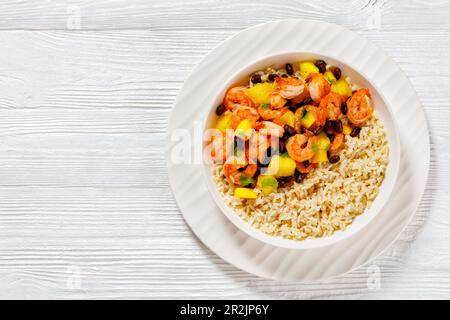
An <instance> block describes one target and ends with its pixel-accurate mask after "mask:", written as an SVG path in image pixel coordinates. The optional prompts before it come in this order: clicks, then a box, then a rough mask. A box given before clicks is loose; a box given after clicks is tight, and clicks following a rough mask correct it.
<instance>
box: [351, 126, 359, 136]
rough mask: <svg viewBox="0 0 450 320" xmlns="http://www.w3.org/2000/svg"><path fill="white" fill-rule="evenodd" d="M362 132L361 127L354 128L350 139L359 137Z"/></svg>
mask: <svg viewBox="0 0 450 320" xmlns="http://www.w3.org/2000/svg"><path fill="white" fill-rule="evenodd" d="M360 131H361V128H360V127H353V129H352V132H350V137H353V138H354V137H357V136H358V135H359V132H360Z"/></svg>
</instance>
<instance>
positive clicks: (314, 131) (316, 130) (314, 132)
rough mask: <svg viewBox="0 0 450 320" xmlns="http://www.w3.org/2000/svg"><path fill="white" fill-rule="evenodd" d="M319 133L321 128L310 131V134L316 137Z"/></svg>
mask: <svg viewBox="0 0 450 320" xmlns="http://www.w3.org/2000/svg"><path fill="white" fill-rule="evenodd" d="M321 132H322V127H317V128H314V129H312V133H313V134H314V135H315V136H318V135H319V134H320V133H321Z"/></svg>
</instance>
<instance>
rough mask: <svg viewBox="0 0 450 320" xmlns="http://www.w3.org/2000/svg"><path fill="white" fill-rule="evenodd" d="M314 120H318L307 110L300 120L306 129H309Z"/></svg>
mask: <svg viewBox="0 0 450 320" xmlns="http://www.w3.org/2000/svg"><path fill="white" fill-rule="evenodd" d="M314 122H316V117H315V116H314V115H313V114H312V112H309V111H307V112H306V113H305V115H304V116H303V118H301V120H300V123H301V125H302V126H303V127H305V128H306V129H309V128H310V127H311V126H312V124H313V123H314Z"/></svg>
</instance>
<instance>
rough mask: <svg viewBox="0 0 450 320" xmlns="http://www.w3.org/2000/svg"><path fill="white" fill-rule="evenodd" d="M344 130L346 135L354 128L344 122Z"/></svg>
mask: <svg viewBox="0 0 450 320" xmlns="http://www.w3.org/2000/svg"><path fill="white" fill-rule="evenodd" d="M342 132H343V133H344V134H345V135H349V134H350V133H351V132H352V128H351V127H350V126H349V125H346V124H344V125H343V126H342Z"/></svg>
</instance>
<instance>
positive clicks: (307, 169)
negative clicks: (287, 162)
mask: <svg viewBox="0 0 450 320" xmlns="http://www.w3.org/2000/svg"><path fill="white" fill-rule="evenodd" d="M295 165H296V167H297V170H298V171H299V172H301V173H308V172H311V171H312V170H314V169H315V168H317V163H308V164H307V165H305V161H303V162H296V163H295Z"/></svg>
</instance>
